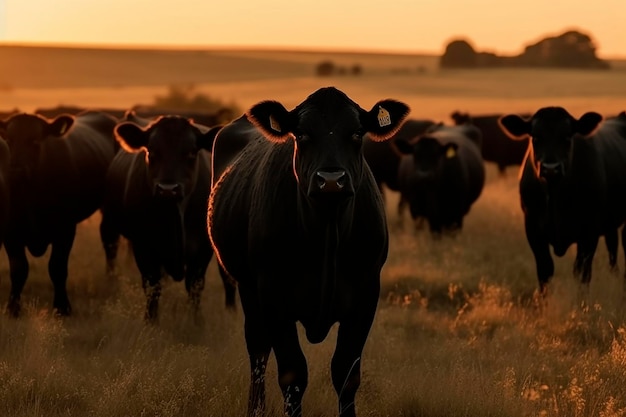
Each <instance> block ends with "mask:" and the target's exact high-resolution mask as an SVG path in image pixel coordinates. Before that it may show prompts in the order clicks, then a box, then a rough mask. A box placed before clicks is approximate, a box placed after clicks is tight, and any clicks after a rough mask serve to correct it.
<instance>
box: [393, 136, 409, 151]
mask: <svg viewBox="0 0 626 417" xmlns="http://www.w3.org/2000/svg"><path fill="white" fill-rule="evenodd" d="M393 143H394V144H395V145H396V147H397V148H398V150H399V151H400V153H402V154H404V155H411V154H412V153H413V145H412V144H411V142H409V141H408V140H406V139H404V138H398V139H396V140H394V141H393Z"/></svg>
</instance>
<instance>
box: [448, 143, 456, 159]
mask: <svg viewBox="0 0 626 417" xmlns="http://www.w3.org/2000/svg"><path fill="white" fill-rule="evenodd" d="M455 156H456V149H454V148H453V147H452V146H450V147H448V150H447V151H446V158H448V159H449V158H454V157H455Z"/></svg>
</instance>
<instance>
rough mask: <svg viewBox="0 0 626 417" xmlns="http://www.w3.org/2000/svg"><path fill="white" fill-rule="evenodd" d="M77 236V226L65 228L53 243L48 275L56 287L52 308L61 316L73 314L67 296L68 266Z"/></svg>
mask: <svg viewBox="0 0 626 417" xmlns="http://www.w3.org/2000/svg"><path fill="white" fill-rule="evenodd" d="M75 236H76V225H75V224H73V225H71V226H67V227H65V228H63V230H62V231H61V232H60V233H59V235H58V237H57V238H56V239H55V240H54V241H53V242H52V253H51V254H50V261H48V273H49V274H50V279H51V280H52V285H53V287H54V301H53V303H52V308H53V310H54V312H55V314H56V315H59V316H69V315H70V314H71V313H72V306H71V305H70V300H69V298H68V296H67V264H68V262H69V259H70V252H71V250H72V245H73V244H74V237H75Z"/></svg>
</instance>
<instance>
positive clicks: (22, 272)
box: [5, 244, 29, 317]
mask: <svg viewBox="0 0 626 417" xmlns="http://www.w3.org/2000/svg"><path fill="white" fill-rule="evenodd" d="M5 249H6V251H7V254H8V256H9V269H10V272H9V275H10V276H11V291H10V293H9V303H8V304H7V310H6V311H7V314H9V315H10V316H11V317H19V315H20V311H21V301H20V299H21V296H22V290H23V289H24V285H25V284H26V278H28V269H29V267H28V259H27V258H26V250H25V248H24V246H21V245H13V244H8V245H5Z"/></svg>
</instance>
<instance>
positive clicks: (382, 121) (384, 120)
mask: <svg viewBox="0 0 626 417" xmlns="http://www.w3.org/2000/svg"><path fill="white" fill-rule="evenodd" d="M390 124H391V115H390V114H389V112H388V111H387V110H386V109H383V108H382V106H378V126H380V127H385V126H389V125H390Z"/></svg>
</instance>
